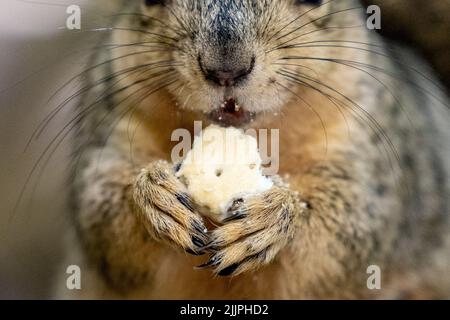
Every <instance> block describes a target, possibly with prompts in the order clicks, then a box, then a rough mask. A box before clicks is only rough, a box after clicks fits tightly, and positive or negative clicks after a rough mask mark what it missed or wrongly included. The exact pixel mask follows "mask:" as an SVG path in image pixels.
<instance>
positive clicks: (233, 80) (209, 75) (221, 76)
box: [199, 58, 255, 87]
mask: <svg viewBox="0 0 450 320" xmlns="http://www.w3.org/2000/svg"><path fill="white" fill-rule="evenodd" d="M199 64H200V69H201V70H202V72H203V74H204V76H205V79H206V80H208V81H211V82H213V83H214V84H216V85H219V86H222V87H231V86H234V85H236V84H237V83H239V82H241V81H243V80H245V79H246V78H247V77H248V75H249V74H250V73H251V72H252V71H253V68H254V66H255V58H252V60H251V61H250V63H249V65H248V66H245V67H242V65H240V66H237V67H233V68H223V67H222V68H221V67H219V68H214V67H209V66H208V65H203V64H202V61H201V59H199Z"/></svg>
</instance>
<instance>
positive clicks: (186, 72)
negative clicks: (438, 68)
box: [55, 0, 450, 299]
mask: <svg viewBox="0 0 450 320" xmlns="http://www.w3.org/2000/svg"><path fill="white" fill-rule="evenodd" d="M113 19H114V21H113V25H112V27H110V28H104V30H102V31H104V34H106V35H105V36H104V38H103V40H102V41H103V43H102V45H101V46H99V47H98V48H97V49H96V53H95V55H94V57H93V61H92V62H91V64H90V65H89V68H88V69H86V71H85V72H84V77H85V81H86V82H85V87H83V88H82V89H81V91H82V92H83V93H84V97H83V99H82V102H81V103H80V105H79V107H78V109H76V110H75V116H74V119H73V120H74V122H75V123H76V130H77V131H76V134H75V135H74V136H75V138H74V154H75V156H74V157H75V163H76V165H74V170H73V179H72V180H73V183H72V196H71V208H72V210H71V221H72V222H73V223H72V226H73V228H71V230H70V232H68V236H67V239H68V240H67V241H68V243H67V245H66V252H67V257H66V258H65V261H64V262H65V263H64V266H67V265H78V266H80V269H81V276H82V278H81V290H68V289H67V288H66V286H65V284H66V281H65V280H62V279H57V281H56V284H55V285H56V288H55V295H56V296H57V297H59V298H76V299H79V298H82V299H84V298H95V299H102V298H106V299H128V298H139V299H141V298H143V299H341V298H343V299H357V298H364V299H365V298H415V297H430V298H445V297H447V298H448V297H450V276H449V273H448V270H449V267H450V232H449V231H450V211H449V195H450V193H449V186H450V184H449V182H450V180H449V173H450V168H449V163H450V161H449V159H450V149H449V144H448V141H449V139H450V132H449V130H448V124H449V123H450V122H449V120H450V118H449V112H448V97H447V96H446V94H445V93H443V92H442V90H441V89H440V85H439V83H438V82H437V81H436V80H434V78H433V76H432V75H430V74H429V73H428V72H427V67H426V65H425V64H424V63H423V62H422V61H421V60H420V59H419V58H417V57H416V56H415V55H414V54H412V53H410V52H409V51H408V50H407V49H405V48H403V47H400V46H398V45H396V44H394V43H392V42H390V41H388V40H386V39H383V38H381V37H380V36H379V35H378V34H377V33H376V31H374V30H370V28H368V27H367V25H366V20H367V13H366V8H365V7H364V6H362V5H361V4H360V3H359V1H357V0H340V1H336V0H327V1H313V0H239V1H238V0H224V1H217V0H147V1H140V0H139V1H123V3H122V9H121V10H120V13H118V14H117V15H115V16H114V17H113ZM224 105H225V107H224ZM237 105H239V108H237ZM194 121H202V123H203V125H204V126H207V125H209V124H212V123H215V124H219V125H222V126H234V127H238V128H254V129H262V128H266V129H267V128H269V129H271V128H276V129H278V130H279V139H280V141H279V148H280V149H279V172H278V175H277V176H276V177H273V179H274V181H279V182H278V183H275V184H274V186H273V187H272V188H271V189H270V190H268V191H266V192H264V193H262V194H259V195H255V196H252V197H250V198H248V199H245V200H244V201H240V202H237V203H234V204H233V206H232V207H231V208H230V210H232V211H239V212H240V214H239V215H237V216H238V218H236V219H229V220H228V221H227V222H226V223H224V224H223V225H220V226H217V227H216V228H211V227H210V226H208V224H207V221H205V219H204V218H203V217H202V216H201V215H200V214H199V213H198V212H197V211H196V210H195V206H194V201H193V199H191V198H190V196H189V195H188V193H187V192H186V187H185V186H184V185H183V184H182V183H181V182H180V181H179V180H178V179H177V178H176V176H175V174H176V170H177V167H176V166H175V165H174V164H173V163H172V162H171V159H170V155H171V150H172V148H173V147H174V145H175V142H174V141H171V133H172V132H173V131H174V130H175V129H178V128H185V129H187V130H189V131H192V129H193V123H194ZM371 266H376V267H378V268H379V270H380V276H381V281H380V282H381V287H380V288H376V289H373V288H369V287H370V286H368V278H369V276H370V274H369V273H368V270H371V269H370V267H371ZM63 276H64V277H65V276H67V275H66V274H63Z"/></svg>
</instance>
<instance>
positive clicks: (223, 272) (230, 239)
mask: <svg viewBox="0 0 450 320" xmlns="http://www.w3.org/2000/svg"><path fill="white" fill-rule="evenodd" d="M303 210H305V206H304V205H302V203H301V201H300V200H299V197H298V195H297V194H296V193H294V192H292V191H291V190H289V189H288V188H285V187H280V186H274V187H273V188H271V189H270V190H268V191H266V192H264V193H262V194H261V195H257V196H253V197H249V198H247V199H245V200H244V199H236V200H234V202H233V203H232V205H231V206H230V208H229V209H228V211H229V218H226V219H225V220H224V223H225V224H224V225H223V226H221V227H219V228H217V229H215V230H214V231H212V233H211V235H210V237H211V241H210V242H209V243H208V244H207V245H206V246H205V247H204V248H202V249H203V250H209V251H212V252H213V254H212V256H211V257H210V259H209V260H208V262H206V263H205V264H203V265H201V266H198V268H213V269H214V273H215V274H217V275H220V276H236V275H238V274H240V273H243V272H246V271H249V270H255V269H257V268H259V267H261V266H263V265H266V264H268V263H270V262H271V261H272V260H273V259H274V258H275V256H276V255H277V254H278V252H279V251H280V250H281V249H283V248H284V247H285V246H286V245H287V244H288V243H289V241H290V240H291V239H292V238H293V237H294V233H295V220H296V217H297V216H298V215H299V213H301V211H303Z"/></svg>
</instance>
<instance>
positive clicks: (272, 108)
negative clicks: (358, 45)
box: [140, 0, 361, 126]
mask: <svg viewBox="0 0 450 320" xmlns="http://www.w3.org/2000/svg"><path fill="white" fill-rule="evenodd" d="M354 7H356V5H355V1H353V0H345V1H336V0H331V1H325V0H324V1H318V0H220V1H219V0H166V1H161V0H148V1H142V4H141V9H142V15H141V19H142V22H143V26H144V27H145V30H146V32H148V34H157V35H159V36H157V37H159V41H160V42H161V43H165V50H162V52H160V53H159V59H161V60H165V59H168V60H171V61H173V62H174V69H175V70H176V73H177V78H178V80H179V81H180V82H182V86H181V89H180V88H179V87H180V86H179V87H177V88H172V90H171V89H170V88H169V91H170V92H171V94H172V95H173V96H174V97H175V99H176V100H177V101H178V105H179V106H180V108H186V109H190V110H193V111H198V112H203V113H205V114H208V115H209V116H210V118H211V119H212V120H213V121H216V122H219V123H220V122H225V123H226V124H231V125H236V126H238V125H242V124H245V123H247V122H249V121H250V120H251V119H252V118H253V117H256V116H257V115H258V114H263V113H267V112H269V113H270V112H278V111H279V110H280V109H281V107H282V106H283V105H284V104H286V102H287V101H289V100H290V99H292V98H293V96H294V95H295V92H296V91H297V90H298V84H299V83H300V84H301V83H302V81H303V80H302V79H298V81H297V85H296V84H295V83H293V82H292V81H287V78H289V77H291V78H292V77H293V76H295V75H297V74H298V73H299V72H304V73H305V74H307V75H308V77H313V76H314V78H315V79H318V80H320V79H321V77H322V74H323V75H324V76H325V75H329V72H330V70H329V68H328V69H327V68H323V66H322V65H321V64H320V63H319V62H317V61H315V60H314V59H312V60H308V59H303V61H301V60H290V59H291V58H292V57H297V58H298V57H300V56H304V57H316V58H317V57H320V58H323V57H328V58H330V57H331V58H337V57H338V54H337V53H336V50H335V49H336V47H332V46H329V43H326V44H327V45H322V46H321V45H320V44H321V43H320V42H322V41H321V40H330V39H331V40H335V39H340V40H342V36H343V35H346V33H345V31H343V30H345V28H348V27H349V25H351V24H353V25H355V24H357V23H358V21H356V23H355V19H360V12H358V13H357V16H356V17H355V15H352V18H349V17H348V15H349V14H350V15H351V14H352V11H353V13H354V12H355V10H356V9H357V8H354ZM354 9H355V10H354ZM343 16H345V18H344V17H343ZM359 22H361V21H359ZM297 58H296V59H297ZM140 59H144V58H142V57H140ZM147 59H148V57H147ZM152 59H155V57H154V56H153V57H152ZM159 59H158V60H159ZM147 62H148V61H147ZM140 63H145V62H144V61H140ZM304 87H305V88H307V87H308V85H304Z"/></svg>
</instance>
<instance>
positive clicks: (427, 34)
mask: <svg viewBox="0 0 450 320" xmlns="http://www.w3.org/2000/svg"><path fill="white" fill-rule="evenodd" d="M129 1H131V0H129ZM363 1H364V2H366V3H367V4H379V5H380V7H381V8H382V30H381V33H382V34H383V35H384V36H387V37H391V38H394V39H397V40H398V41H402V42H404V43H405V44H407V45H408V46H410V47H412V48H413V49H414V50H416V51H417V52H419V53H421V54H422V55H423V56H424V57H425V58H426V59H428V61H429V62H430V64H431V65H432V66H433V67H434V68H435V70H436V73H437V74H438V76H439V77H440V78H441V79H442V81H443V82H444V83H445V84H446V85H447V87H448V88H450V61H449V57H450V18H449V16H450V1H448V0H444V1H442V0H429V1H426V2H425V1H420V0H373V1H372V0H363ZM73 4H76V5H79V6H80V7H81V9H82V30H81V31H76V30H75V31H70V30H67V29H65V28H64V26H65V21H66V18H67V14H66V8H67V7H68V6H69V5H73ZM114 4H115V2H114V1H110V0H90V1H76V0H70V1H56V0H46V1H44V0H43V1H25V0H22V1H20V0H1V1H0V299H13V298H25V299H43V298H49V297H50V296H49V288H50V283H51V279H52V277H54V275H55V273H58V272H62V273H64V272H65V270H63V269H59V268H58V263H57V262H58V260H59V259H60V258H61V256H62V249H63V246H62V238H63V234H64V226H65V225H66V224H67V221H66V220H65V219H66V218H65V217H66V215H65V214H64V213H65V211H66V208H65V200H66V199H67V187H66V186H67V185H68V183H67V179H68V175H67V163H68V154H69V146H70V144H69V138H70V137H67V139H66V140H64V142H63V143H62V144H61V145H60V146H59V147H58V148H57V149H56V151H55V153H54V156H53V157H52V158H51V159H49V160H48V159H47V158H43V159H42V160H41V162H39V164H40V165H38V166H37V167H36V171H35V174H34V175H33V178H32V179H31V180H27V176H28V174H29V173H30V170H32V168H33V166H34V165H35V164H36V163H37V161H39V158H40V155H41V152H42V151H43V150H45V148H46V146H47V145H48V143H49V142H50V141H51V139H52V138H53V137H55V135H56V134H57V133H58V130H59V129H60V127H61V124H62V123H64V121H67V119H68V118H67V116H68V114H69V109H70V105H69V106H68V107H67V109H66V108H65V109H64V110H66V111H65V112H61V113H59V115H58V116H57V119H56V120H57V121H53V122H52V123H51V124H50V125H49V126H47V127H46V130H45V131H43V132H42V134H41V135H40V136H39V139H33V140H32V143H31V144H30V145H29V147H28V148H27V149H26V150H25V148H26V146H27V144H28V141H29V140H30V137H32V135H33V132H34V130H35V129H36V128H37V127H38V125H39V123H40V122H41V121H42V119H43V118H44V117H45V116H46V115H47V114H48V113H49V112H50V111H51V110H52V109H53V108H55V107H56V106H58V103H60V102H61V101H63V100H64V98H66V97H67V96H68V95H69V94H70V93H71V92H73V91H74V89H76V88H77V86H78V85H79V83H77V82H73V83H71V85H69V86H67V87H66V88H65V89H64V90H62V91H60V92H59V93H58V95H57V96H55V97H54V98H53V99H52V100H50V101H48V100H49V98H50V97H51V96H52V94H53V93H55V92H57V90H58V88H60V87H61V86H62V85H63V84H64V83H66V82H67V81H68V80H69V79H70V78H72V77H73V76H74V75H76V74H78V73H79V72H80V71H81V70H82V68H83V65H84V64H85V62H86V59H87V57H88V56H89V55H90V53H91V51H92V50H91V47H92V46H93V45H94V44H95V43H96V39H97V37H98V36H99V35H98V34H99V33H100V32H89V31H88V30H89V29H92V28H102V27H108V26H109V23H108V20H109V19H108V18H109V16H110V15H111V14H112V13H114V12H117V8H115V7H114ZM72 103H73V104H76V100H74V101H73V102H72ZM41 165H46V166H45V168H44V169H45V170H42V168H43V167H42V166H41ZM24 186H26V189H25V192H24V193H23V197H22V198H20V200H21V201H20V203H19V204H20V205H19V206H18V207H16V203H17V200H18V197H19V196H20V194H21V192H22V190H23V187H24Z"/></svg>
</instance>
